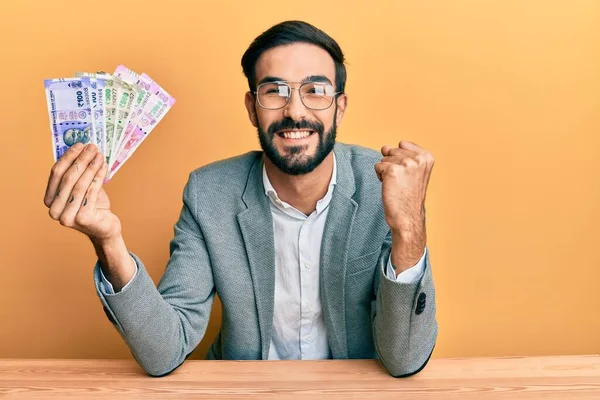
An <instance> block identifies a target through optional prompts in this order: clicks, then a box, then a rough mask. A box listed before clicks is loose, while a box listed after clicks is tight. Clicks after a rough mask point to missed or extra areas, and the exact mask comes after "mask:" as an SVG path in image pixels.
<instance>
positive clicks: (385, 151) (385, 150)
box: [381, 144, 397, 156]
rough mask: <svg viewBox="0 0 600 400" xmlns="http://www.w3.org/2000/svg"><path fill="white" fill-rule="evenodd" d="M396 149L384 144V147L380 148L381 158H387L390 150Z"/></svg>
mask: <svg viewBox="0 0 600 400" xmlns="http://www.w3.org/2000/svg"><path fill="white" fill-rule="evenodd" d="M396 148H397V147H394V146H390V145H387V144H386V145H385V146H383V147H382V148H381V154H382V155H383V156H389V155H390V150H392V149H396Z"/></svg>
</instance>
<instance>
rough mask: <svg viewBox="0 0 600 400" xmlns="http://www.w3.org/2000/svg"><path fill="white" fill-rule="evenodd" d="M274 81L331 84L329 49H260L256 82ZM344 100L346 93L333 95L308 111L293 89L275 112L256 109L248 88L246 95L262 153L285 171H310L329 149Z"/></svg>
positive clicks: (332, 70)
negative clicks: (327, 102) (323, 104)
mask: <svg viewBox="0 0 600 400" xmlns="http://www.w3.org/2000/svg"><path fill="white" fill-rule="evenodd" d="M273 79H277V80H281V81H286V82H288V83H289V84H290V86H291V87H292V88H299V87H300V85H301V84H302V83H303V82H306V81H307V80H319V81H322V82H329V83H331V84H332V85H333V87H334V88H335V86H336V82H335V64H334V62H333V59H332V58H331V56H330V55H329V53H327V52H326V51H325V50H323V49H321V48H320V47H317V46H314V45H310V44H304V43H297V44H293V45H288V46H279V47H275V48H273V49H270V50H268V51H266V52H264V53H263V54H262V55H261V56H260V58H259V59H258V61H257V63H256V82H257V86H258V85H259V84H260V83H262V82H265V81H268V80H273ZM255 89H256V88H254V90H255ZM346 102H347V99H346V96H345V95H338V96H337V97H336V98H335V99H334V102H333V104H332V105H331V107H329V108H327V109H325V110H312V109H309V108H307V107H305V106H304V104H303V103H302V101H301V100H300V94H299V91H298V90H295V89H292V94H291V98H290V100H289V102H288V104H287V105H286V106H285V107H283V108H280V109H277V110H267V109H264V108H262V107H260V106H259V104H258V103H257V101H256V97H255V96H254V95H253V94H252V93H250V92H248V93H246V99H245V104H246V109H247V110H248V116H249V118H250V121H251V122H252V125H254V126H255V127H256V128H257V130H258V138H259V141H260V144H261V147H262V149H263V151H264V152H265V155H266V156H267V158H268V159H269V160H270V161H271V162H272V163H273V164H274V165H275V166H276V167H277V168H279V169H280V170H281V171H282V172H284V173H286V174H290V175H301V174H307V173H309V172H311V171H312V170H314V169H315V168H316V167H317V166H318V165H319V164H321V162H322V161H323V160H324V159H325V158H326V157H327V156H328V155H329V154H330V153H331V151H332V150H333V146H334V144H335V136H336V128H337V126H339V124H340V123H341V121H342V117H343V115H344V110H345V108H346Z"/></svg>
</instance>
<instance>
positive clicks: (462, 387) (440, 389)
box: [0, 355, 600, 400]
mask: <svg viewBox="0 0 600 400" xmlns="http://www.w3.org/2000/svg"><path fill="white" fill-rule="evenodd" d="M62 398H68V399H96V398H105V399H125V398H128V399H169V398H171V399H174V398H177V399H185V398H206V399H238V398H243V399H248V398H251V399H288V398H293V399H315V398H319V399H320V398H329V399H383V398H394V399H445V400H453V399H478V400H487V399H494V400H498V399H561V400H565V399H589V400H591V399H594V400H598V399H600V356H599V355H589V356H557V357H498V358H453V359H433V360H431V361H430V362H429V364H428V365H427V367H426V368H425V369H424V370H423V371H421V372H420V373H419V374H417V375H413V376H412V377H409V378H393V377H391V376H389V375H388V374H387V373H386V371H385V370H384V369H383V367H382V365H381V364H380V363H379V362H378V361H375V360H327V361H192V360H188V361H186V362H185V363H184V364H183V366H181V367H180V368H179V369H178V370H176V371H175V372H173V373H172V374H170V375H168V376H165V377H162V378H152V377H149V376H148V375H146V374H145V373H144V372H143V371H142V370H141V368H140V367H139V366H138V365H137V364H135V362H133V361H127V360H26V359H17V360H15V359H0V399H2V400H4V399H62Z"/></svg>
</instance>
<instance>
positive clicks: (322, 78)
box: [257, 75, 333, 85]
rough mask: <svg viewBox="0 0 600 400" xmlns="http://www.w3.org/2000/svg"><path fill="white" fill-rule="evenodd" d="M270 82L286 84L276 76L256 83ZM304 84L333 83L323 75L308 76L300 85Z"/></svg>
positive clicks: (266, 77) (267, 77)
mask: <svg viewBox="0 0 600 400" xmlns="http://www.w3.org/2000/svg"><path fill="white" fill-rule="evenodd" d="M270 82H287V81H286V80H285V79H283V78H280V77H278V76H265V77H264V78H262V79H261V80H260V81H258V83H257V85H260V84H262V83H270ZM304 82H326V83H329V84H331V85H333V82H331V80H330V79H329V78H328V77H326V76H325V75H309V76H307V77H305V78H304V79H303V80H302V83H304Z"/></svg>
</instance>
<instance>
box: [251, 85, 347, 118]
mask: <svg viewBox="0 0 600 400" xmlns="http://www.w3.org/2000/svg"><path fill="white" fill-rule="evenodd" d="M273 83H277V84H284V85H287V87H289V88H290V94H289V95H288V96H286V100H285V104H284V105H282V106H281V107H277V108H267V107H265V106H263V105H262V104H260V100H259V99H258V89H259V88H260V87H261V86H263V85H269V84H273ZM290 83H299V84H300V86H298V87H297V88H295V87H292V86H291V85H290ZM311 83H323V84H325V85H329V86H331V87H332V88H333V85H332V84H331V83H330V82H322V81H305V82H286V81H270V82H263V83H261V84H260V85H258V86H257V87H256V90H253V91H252V92H251V93H252V94H253V95H254V97H255V98H256V102H257V103H258V105H259V106H260V107H261V108H264V109H265V110H281V109H282V108H285V106H287V105H288V104H289V103H290V99H291V98H292V94H293V92H292V90H297V91H298V94H299V95H300V89H302V86H304V85H308V84H311ZM342 93H344V91H343V90H342V91H339V92H333V94H332V95H331V98H332V100H331V103H330V104H329V105H328V106H327V107H325V108H312V107H309V106H307V105H306V104H305V103H304V98H303V97H302V95H300V102H301V103H302V105H303V106H304V107H306V108H308V109H309V110H314V111H323V110H328V109H329V108H330V107H331V106H332V105H333V103H334V101H335V99H336V97H337V95H338V94H342ZM280 97H283V96H280Z"/></svg>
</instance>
